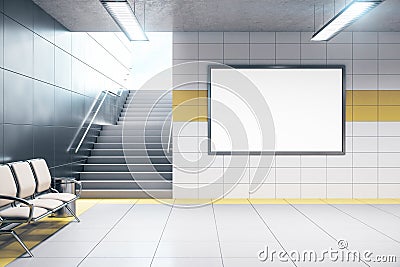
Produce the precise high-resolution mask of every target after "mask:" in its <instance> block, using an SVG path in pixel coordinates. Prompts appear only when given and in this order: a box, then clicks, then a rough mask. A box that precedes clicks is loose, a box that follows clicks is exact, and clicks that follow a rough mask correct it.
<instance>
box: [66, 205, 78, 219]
mask: <svg viewBox="0 0 400 267" xmlns="http://www.w3.org/2000/svg"><path fill="white" fill-rule="evenodd" d="M65 207H66V208H67V210H68V211H69V212H70V213H71V215H72V216H74V217H75V220H76V221H77V222H81V220H79V218H78V216H76V214H75V212H73V211H72V210H71V208H70V207H68V205H66V206H65Z"/></svg>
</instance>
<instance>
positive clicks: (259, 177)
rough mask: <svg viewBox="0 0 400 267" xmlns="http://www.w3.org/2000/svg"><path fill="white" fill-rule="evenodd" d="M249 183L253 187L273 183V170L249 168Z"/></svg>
mask: <svg viewBox="0 0 400 267" xmlns="http://www.w3.org/2000/svg"><path fill="white" fill-rule="evenodd" d="M250 183H251V184H253V185H256V184H261V183H262V184H272V183H275V168H270V169H268V168H250Z"/></svg>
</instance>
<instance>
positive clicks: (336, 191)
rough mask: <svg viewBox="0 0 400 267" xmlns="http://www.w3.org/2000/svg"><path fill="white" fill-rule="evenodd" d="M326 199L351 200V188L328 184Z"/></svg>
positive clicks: (348, 185)
mask: <svg viewBox="0 0 400 267" xmlns="http://www.w3.org/2000/svg"><path fill="white" fill-rule="evenodd" d="M327 188H328V190H327V192H326V193H327V194H326V195H327V198H352V197H353V192H352V191H353V186H352V185H351V184H328V185H327Z"/></svg>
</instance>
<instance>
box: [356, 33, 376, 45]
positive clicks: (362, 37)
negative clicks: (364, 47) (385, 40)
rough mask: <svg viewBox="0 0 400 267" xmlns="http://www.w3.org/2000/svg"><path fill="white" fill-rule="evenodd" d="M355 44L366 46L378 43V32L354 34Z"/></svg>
mask: <svg viewBox="0 0 400 267" xmlns="http://www.w3.org/2000/svg"><path fill="white" fill-rule="evenodd" d="M353 42H354V43H360V44H366V43H375V44H376V43H377V42H378V33H377V32H354V33H353Z"/></svg>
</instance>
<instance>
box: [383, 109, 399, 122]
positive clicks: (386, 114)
mask: <svg viewBox="0 0 400 267" xmlns="http://www.w3.org/2000/svg"><path fill="white" fill-rule="evenodd" d="M379 121H400V106H380V107H379Z"/></svg>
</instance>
